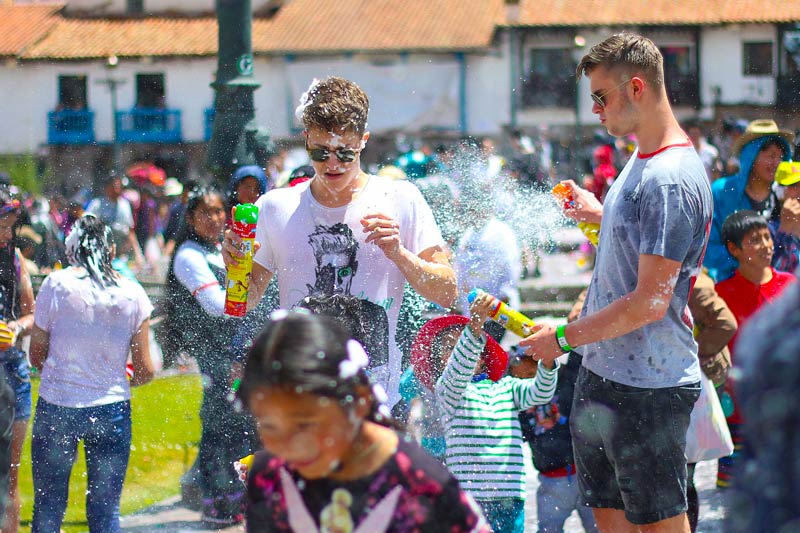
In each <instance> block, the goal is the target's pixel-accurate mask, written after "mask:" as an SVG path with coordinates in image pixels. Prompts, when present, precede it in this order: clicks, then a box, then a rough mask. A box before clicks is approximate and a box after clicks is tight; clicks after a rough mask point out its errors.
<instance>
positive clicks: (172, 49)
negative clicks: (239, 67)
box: [22, 17, 217, 59]
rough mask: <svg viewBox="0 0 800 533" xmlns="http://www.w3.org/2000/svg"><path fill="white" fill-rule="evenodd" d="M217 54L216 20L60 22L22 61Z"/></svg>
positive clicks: (157, 18)
mask: <svg viewBox="0 0 800 533" xmlns="http://www.w3.org/2000/svg"><path fill="white" fill-rule="evenodd" d="M216 53H217V19H216V18H214V17H202V18H168V17H148V18H141V19H70V18H62V19H61V20H59V21H58V23H57V24H55V25H54V26H53V27H52V29H51V31H50V32H49V34H48V35H47V36H46V37H45V38H44V39H42V40H41V41H40V42H38V43H37V44H36V45H34V46H32V47H31V48H30V49H28V50H27V51H26V52H25V53H24V54H23V56H22V57H23V58H24V59H90V58H100V57H108V56H110V55H117V56H119V57H136V56H209V55H215V54H216Z"/></svg>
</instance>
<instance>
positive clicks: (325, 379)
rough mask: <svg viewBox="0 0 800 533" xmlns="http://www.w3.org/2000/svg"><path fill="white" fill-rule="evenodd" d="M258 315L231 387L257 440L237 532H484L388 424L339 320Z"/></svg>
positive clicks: (437, 471) (462, 497)
mask: <svg viewBox="0 0 800 533" xmlns="http://www.w3.org/2000/svg"><path fill="white" fill-rule="evenodd" d="M270 318H271V321H270V323H269V324H268V325H267V327H266V328H265V329H264V331H263V332H262V333H261V335H260V336H259V337H258V339H257V340H256V342H255V343H254V344H253V347H252V348H251V350H250V353H249V355H248V359H247V365H246V366H245V373H244V378H243V380H242V386H241V387H240V389H239V397H240V398H241V399H242V400H243V402H244V403H245V405H247V407H248V408H249V410H250V412H251V413H252V414H253V416H254V417H255V418H256V421H257V423H258V428H259V434H260V436H261V442H262V444H263V445H264V448H265V449H266V450H265V451H264V452H259V453H258V454H256V457H255V460H254V462H253V466H252V468H251V470H250V473H249V475H248V498H249V506H248V510H247V527H248V531H251V532H260V531H270V532H275V531H287V532H288V531H308V532H317V531H353V532H374V531H384V532H401V531H453V532H458V531H489V527H488V525H487V524H486V522H485V520H484V518H483V516H482V515H481V512H480V510H479V509H478V508H477V506H476V505H475V503H474V502H473V501H472V499H471V498H470V497H469V496H468V495H467V494H466V493H464V492H463V491H462V490H461V487H460V486H459V484H458V481H456V479H455V478H454V477H453V476H452V475H451V474H450V473H449V472H448V471H447V470H446V469H445V468H444V467H443V466H442V465H441V464H440V463H439V462H437V461H436V460H435V459H433V458H432V457H430V456H428V455H426V454H425V453H424V452H423V451H422V450H421V448H419V447H418V446H417V445H416V444H414V443H412V442H409V441H408V440H407V439H402V438H399V437H398V435H397V433H395V432H394V430H393V429H391V428H390V427H389V424H390V423H391V419H390V418H389V417H390V415H389V410H388V408H387V407H386V405H385V404H384V403H383V402H384V401H385V398H386V395H385V392H383V389H382V388H380V386H378V385H373V384H372V383H371V381H370V378H369V376H368V375H367V371H366V369H367V363H368V358H367V354H366V352H365V351H364V348H363V347H362V346H361V344H359V343H358V341H356V340H354V339H353V338H352V337H351V335H350V334H349V333H348V332H347V330H346V329H345V328H344V326H343V325H342V324H341V323H340V322H338V321H337V320H335V319H334V318H330V317H325V316H318V315H311V314H309V313H308V312H305V311H302V312H301V311H293V312H287V311H275V312H274V313H272V315H271V316H270Z"/></svg>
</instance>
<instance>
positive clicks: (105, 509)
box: [30, 214, 153, 533]
mask: <svg viewBox="0 0 800 533" xmlns="http://www.w3.org/2000/svg"><path fill="white" fill-rule="evenodd" d="M114 253H115V248H114V242H113V237H112V233H111V229H110V228H109V227H108V226H106V225H105V224H104V223H103V222H101V221H100V220H99V219H98V218H97V217H95V216H94V215H91V214H87V215H84V216H82V217H81V218H79V219H78V220H77V221H75V223H74V224H73V226H72V229H71V230H70V233H69V235H68V236H67V238H66V255H67V259H68V261H69V264H70V266H69V267H68V268H65V269H63V270H58V271H55V272H53V273H51V274H50V275H49V276H48V277H47V278H46V279H45V280H44V282H43V283H42V287H41V288H40V289H39V294H38V295H37V297H36V313H35V315H34V318H35V323H34V325H33V330H32V333H31V348H30V358H31V364H32V365H33V366H35V367H36V368H37V369H38V370H39V371H40V372H41V376H42V379H41V385H40V386H39V400H38V402H37V404H36V416H35V418H34V422H33V440H32V443H31V462H32V465H33V489H34V507H33V523H32V526H31V528H32V531H34V532H50V531H58V530H59V528H60V527H61V524H62V521H63V519H64V512H65V511H66V506H67V496H68V492H69V478H70V472H71V470H72V465H73V463H74V462H75V456H76V453H77V446H78V442H79V441H81V440H82V441H83V446H84V450H85V453H86V470H87V491H86V520H87V522H88V525H89V530H90V531H109V532H112V533H113V532H117V531H119V530H120V526H119V504H120V497H121V494H122V485H123V482H124V480H125V472H126V470H127V467H128V458H129V456H130V447H131V405H130V387H131V386H132V385H133V386H136V385H141V384H143V383H147V382H148V381H150V380H151V379H152V377H153V364H152V361H151V360H150V345H149V343H148V333H149V331H150V313H151V312H152V310H153V306H152V305H151V304H150V300H149V299H148V297H147V295H146V294H145V292H144V289H142V287H141V285H139V284H138V283H136V282H135V281H133V280H130V279H127V278H124V277H122V276H121V275H120V274H119V273H117V272H116V271H114V270H113V269H112V268H111V261H112V260H113V259H114ZM128 353H130V354H131V360H132V364H133V376H132V377H131V378H130V381H128V377H127V373H126V363H127V361H128Z"/></svg>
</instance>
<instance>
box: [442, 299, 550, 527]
mask: <svg viewBox="0 0 800 533" xmlns="http://www.w3.org/2000/svg"><path fill="white" fill-rule="evenodd" d="M496 305H497V302H496V300H495V298H494V297H493V296H491V295H489V294H487V293H485V292H481V293H480V294H479V295H478V297H477V298H475V300H474V301H473V303H472V305H471V307H470V315H471V318H469V319H468V318H467V317H452V316H449V317H442V318H439V319H436V320H440V321H442V325H443V327H442V329H441V331H440V332H439V333H438V334H437V335H436V337H435V338H434V341H433V342H432V343H431V345H432V346H431V348H432V350H431V351H432V354H431V355H432V356H435V355H436V354H437V353H438V354H441V362H442V364H443V366H444V371H443V373H442V375H441V377H440V378H439V379H438V381H437V383H436V398H437V403H439V405H440V409H441V411H442V413H443V415H444V416H443V418H444V420H443V422H444V428H445V441H446V444H447V453H446V465H447V467H448V469H449V470H450V471H451V472H452V473H453V474H454V475H455V476H456V478H457V479H458V480H459V482H460V483H461V485H462V487H463V488H464V490H465V491H467V492H468V493H470V494H471V495H472V496H473V498H475V500H477V501H478V503H479V504H480V505H481V507H482V508H483V511H484V514H485V515H486V518H487V520H488V521H489V523H490V524H491V526H492V528H493V529H494V531H495V532H496V533H498V532H509V533H511V532H513V533H522V532H523V531H524V525H525V510H524V504H525V463H524V461H523V455H522V430H521V428H520V424H519V419H518V414H519V412H520V411H521V410H524V409H528V408H530V407H532V406H534V405H543V404H547V403H549V402H550V400H551V399H552V398H553V393H554V391H555V388H556V380H557V373H556V370H557V363H556V365H555V366H553V365H551V366H548V364H547V363H544V362H540V363H539V371H538V372H537V373H536V377H534V378H533V379H518V378H514V377H510V376H505V377H504V373H505V369H506V366H507V364H508V354H507V353H506V352H505V351H504V350H503V349H502V348H501V347H500V345H499V344H497V342H495V341H494V339H492V338H488V339H487V336H486V335H485V334H484V333H483V332H482V326H483V324H484V322H485V321H486V320H487V319H488V317H489V313H490V312H491V311H492V309H494V307H495V306H496ZM465 325H466V326H467V327H464V326H465Z"/></svg>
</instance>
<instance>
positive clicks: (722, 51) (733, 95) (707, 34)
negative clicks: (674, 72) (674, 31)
mask: <svg viewBox="0 0 800 533" xmlns="http://www.w3.org/2000/svg"><path fill="white" fill-rule="evenodd" d="M777 39H778V36H777V31H776V28H775V27H774V26H770V25H766V24H759V25H756V24H746V25H732V26H724V27H719V28H705V29H703V31H702V33H701V37H700V40H701V45H700V66H701V69H702V71H701V73H700V79H701V83H702V87H701V91H702V93H701V94H702V99H703V102H712V101H713V95H712V91H711V88H712V87H714V86H719V87H721V89H722V93H721V98H720V103H721V104H755V105H773V104H774V103H775V77H774V76H776V75H777V67H776V65H777V62H776V61H775V60H774V59H773V68H774V75H773V76H745V75H744V74H742V72H743V68H744V58H743V55H742V48H743V46H742V43H743V42H745V41H772V42H773V43H777ZM776 49H777V45H775V46H774V47H773V54H776V53H777V52H776V51H775V50H776Z"/></svg>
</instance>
